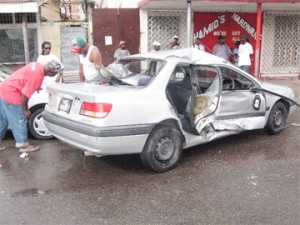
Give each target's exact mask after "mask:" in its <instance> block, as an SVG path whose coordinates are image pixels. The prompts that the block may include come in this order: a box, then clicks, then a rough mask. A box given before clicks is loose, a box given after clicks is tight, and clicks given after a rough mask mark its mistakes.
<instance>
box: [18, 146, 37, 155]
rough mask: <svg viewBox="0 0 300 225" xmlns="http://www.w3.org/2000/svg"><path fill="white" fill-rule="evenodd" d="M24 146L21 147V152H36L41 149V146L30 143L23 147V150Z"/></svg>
mask: <svg viewBox="0 0 300 225" xmlns="http://www.w3.org/2000/svg"><path fill="white" fill-rule="evenodd" d="M21 149H22V148H20V150H19V153H20V154H21V153H24V152H25V153H29V152H36V151H38V150H40V147H39V146H37V145H28V146H26V147H25V148H23V150H21Z"/></svg>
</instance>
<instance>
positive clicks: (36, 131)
mask: <svg viewBox="0 0 300 225" xmlns="http://www.w3.org/2000/svg"><path fill="white" fill-rule="evenodd" d="M12 72H13V71H12V70H11V69H9V68H8V67H6V66H4V65H1V64H0V82H2V81H3V80H4V79H5V78H6V77H8V76H9V75H10V74H11V73H12ZM48 96H49V95H48V93H47V92H46V89H45V88H42V89H41V90H39V91H38V92H37V91H36V92H35V93H34V94H33V95H32V96H31V98H30V99H29V101H28V108H29V110H30V111H31V117H30V118H29V120H28V129H29V133H30V134H31V136H32V137H34V138H36V139H40V140H48V139H52V138H54V136H53V135H52V134H51V133H50V132H49V130H48V128H47V127H46V126H45V124H44V120H43V117H42V112H43V111H44V108H45V105H46V104H47V102H48Z"/></svg>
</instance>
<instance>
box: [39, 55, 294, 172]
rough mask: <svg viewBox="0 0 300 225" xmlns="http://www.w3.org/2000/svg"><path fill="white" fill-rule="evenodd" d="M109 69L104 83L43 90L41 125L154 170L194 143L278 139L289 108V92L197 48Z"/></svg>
mask: <svg viewBox="0 0 300 225" xmlns="http://www.w3.org/2000/svg"><path fill="white" fill-rule="evenodd" d="M108 68H109V71H105V70H104V73H103V74H104V75H105V76H110V77H111V78H112V79H113V80H112V81H111V82H110V85H107V84H106V85H103V84H102V85H97V84H91V83H76V84H54V85H50V86H48V88H47V90H48V92H49V93H50V98H49V103H48V104H47V105H46V107H45V111H44V113H43V117H44V121H45V124H46V126H47V127H48V128H49V130H50V131H51V132H52V133H53V135H54V136H55V137H57V138H58V139H60V140H62V141H64V142H66V143H69V144H70V145H73V146H75V147H77V148H78V149H81V150H88V151H91V152H93V153H95V154H101V155H117V154H131V153H139V154H140V156H141V161H142V163H143V164H144V165H146V166H149V167H150V168H152V169H153V170H154V171H157V172H164V171H168V170H170V169H172V168H174V167H175V166H176V164H177V163H178V161H179V159H180V156H181V154H182V150H183V149H186V148H189V147H192V146H196V145H199V144H203V143H207V142H210V141H213V140H215V139H218V138H221V137H225V136H228V135H233V134H237V133H240V132H243V131H247V130H254V129H263V128H265V129H266V131H267V132H268V133H270V134H279V133H280V132H281V131H282V129H283V128H284V127H285V124H286V120H287V118H288V116H289V115H291V113H292V112H293V111H294V109H295V102H294V99H295V97H294V93H293V91H292V89H290V88H288V87H283V86H278V85H274V84H268V83H262V82H261V81H259V80H257V79H255V78H254V77H252V76H251V75H249V74H247V73H245V72H244V71H242V70H240V69H239V68H237V67H235V66H234V65H233V64H231V63H230V62H228V61H224V59H221V58H219V57H216V56H214V55H211V54H209V53H206V52H201V51H199V50H195V49H179V50H167V51H161V52H156V53H147V54H137V55H132V56H128V57H126V58H124V59H122V60H120V61H118V62H116V63H114V64H112V65H110V66H109V67H108Z"/></svg>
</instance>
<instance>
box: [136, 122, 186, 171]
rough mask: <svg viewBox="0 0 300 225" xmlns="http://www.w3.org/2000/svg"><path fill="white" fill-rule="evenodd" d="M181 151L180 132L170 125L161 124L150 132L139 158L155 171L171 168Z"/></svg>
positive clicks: (176, 161)
mask: <svg viewBox="0 0 300 225" xmlns="http://www.w3.org/2000/svg"><path fill="white" fill-rule="evenodd" d="M181 153H182V138H181V135H180V132H179V131H178V130H177V129H176V128H174V127H170V126H166V125H161V126H158V127H156V128H154V130H153V131H152V132H151V134H150V136H149V138H148V140H147V142H146V145H145V147H144V149H143V151H142V153H141V160H142V163H143V164H144V165H145V166H149V167H150V168H151V169H153V170H154V171H156V172H166V171H168V170H171V169H173V168H174V167H175V166H176V164H177V163H178V161H179V159H180V157H181Z"/></svg>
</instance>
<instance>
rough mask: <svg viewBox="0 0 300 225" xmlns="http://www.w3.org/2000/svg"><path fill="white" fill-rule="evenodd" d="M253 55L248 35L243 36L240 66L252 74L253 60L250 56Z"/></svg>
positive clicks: (240, 48) (240, 47)
mask: <svg viewBox="0 0 300 225" xmlns="http://www.w3.org/2000/svg"><path fill="white" fill-rule="evenodd" d="M252 54H253V48H252V46H251V44H250V43H249V38H248V35H247V34H243V36H242V38H241V44H240V46H239V53H238V55H239V63H238V66H239V67H240V68H241V69H242V70H244V71H245V72H247V73H250V67H251V59H250V56H251V55H252Z"/></svg>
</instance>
